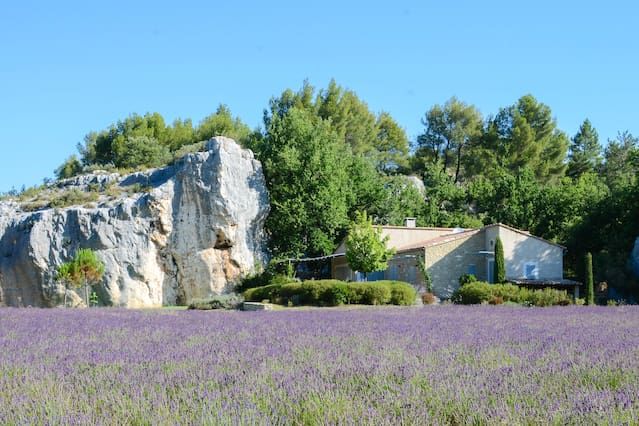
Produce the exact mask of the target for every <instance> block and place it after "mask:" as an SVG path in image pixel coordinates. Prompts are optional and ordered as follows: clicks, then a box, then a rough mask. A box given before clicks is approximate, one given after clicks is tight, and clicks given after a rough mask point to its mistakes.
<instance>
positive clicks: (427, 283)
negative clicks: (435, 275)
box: [417, 256, 433, 293]
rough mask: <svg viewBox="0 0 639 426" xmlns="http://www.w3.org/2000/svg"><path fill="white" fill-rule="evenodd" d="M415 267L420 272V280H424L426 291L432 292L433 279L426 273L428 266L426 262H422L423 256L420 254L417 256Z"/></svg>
mask: <svg viewBox="0 0 639 426" xmlns="http://www.w3.org/2000/svg"><path fill="white" fill-rule="evenodd" d="M417 268H418V269H419V272H420V273H421V274H422V280H424V287H425V288H426V292H427V293H432V292H433V280H432V278H431V277H430V274H429V273H428V268H426V262H424V258H423V257H422V256H420V257H418V258H417Z"/></svg>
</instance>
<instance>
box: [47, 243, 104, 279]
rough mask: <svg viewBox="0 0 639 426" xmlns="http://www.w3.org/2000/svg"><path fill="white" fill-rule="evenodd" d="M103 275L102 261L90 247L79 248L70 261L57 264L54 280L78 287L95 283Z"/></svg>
mask: <svg viewBox="0 0 639 426" xmlns="http://www.w3.org/2000/svg"><path fill="white" fill-rule="evenodd" d="M103 275H104V263H102V261H101V260H100V259H99V258H98V256H97V255H96V254H95V252H94V251H93V250H91V249H80V250H78V251H77V253H76V254H75V257H74V258H73V260H71V261H70V262H66V263H63V264H61V265H60V266H58V269H57V271H56V281H58V282H63V283H66V284H70V285H71V286H73V287H80V286H82V285H86V284H95V283H97V282H98V281H100V280H101V279H102V276H103Z"/></svg>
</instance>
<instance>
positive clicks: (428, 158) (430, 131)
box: [416, 97, 482, 183]
mask: <svg viewBox="0 0 639 426" xmlns="http://www.w3.org/2000/svg"><path fill="white" fill-rule="evenodd" d="M422 124H423V125H424V126H425V127H426V129H425V130H424V133H422V134H421V135H419V136H418V137H417V145H416V146H417V152H416V156H417V157H418V158H424V160H425V162H426V163H428V162H430V163H432V164H438V165H440V166H441V168H442V170H443V171H444V172H446V173H448V174H450V175H451V176H452V177H453V182H455V183H457V182H459V180H460V179H461V177H462V173H463V170H462V164H463V162H464V161H465V158H466V155H467V150H468V148H469V146H470V145H471V144H474V143H476V141H477V140H478V139H479V138H480V136H481V131H482V118H481V114H480V113H479V111H478V110H477V109H476V108H475V107H474V106H472V105H467V104H465V103H464V102H461V101H459V100H457V99H456V98H454V97H453V98H451V99H450V100H449V101H448V102H446V104H444V105H443V106H442V105H435V106H433V107H432V108H431V109H430V110H429V111H428V112H427V113H426V116H425V117H424V118H423V119H422Z"/></svg>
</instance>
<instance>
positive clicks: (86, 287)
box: [84, 277, 91, 308]
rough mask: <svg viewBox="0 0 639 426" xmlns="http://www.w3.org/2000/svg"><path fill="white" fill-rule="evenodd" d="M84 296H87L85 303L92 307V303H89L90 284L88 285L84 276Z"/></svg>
mask: <svg viewBox="0 0 639 426" xmlns="http://www.w3.org/2000/svg"><path fill="white" fill-rule="evenodd" d="M84 297H85V303H86V304H87V308H90V307H91V305H89V286H88V285H87V278H86V277H84Z"/></svg>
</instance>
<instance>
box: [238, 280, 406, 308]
mask: <svg viewBox="0 0 639 426" xmlns="http://www.w3.org/2000/svg"><path fill="white" fill-rule="evenodd" d="M244 297H245V299H246V300H248V301H262V300H267V299H268V300H270V301H272V302H276V303H280V304H283V305H289V304H290V305H314V306H338V305H342V304H357V303H359V304H365V305H385V304H389V303H392V304H395V305H412V304H413V303H415V297H416V293H415V290H414V289H413V287H412V286H411V285H410V284H408V283H404V282H401V281H374V282H366V283H346V282H343V281H338V280H317V281H314V280H311V281H304V282H301V283H300V282H288V283H284V284H279V283H278V284H270V285H267V286H263V287H255V288H250V289H248V290H246V291H244Z"/></svg>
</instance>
